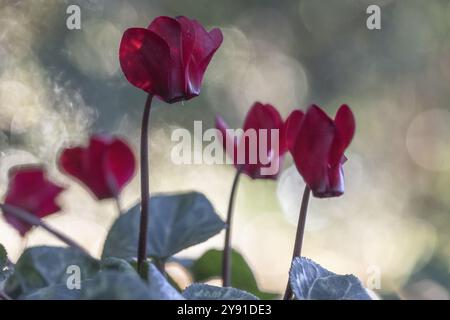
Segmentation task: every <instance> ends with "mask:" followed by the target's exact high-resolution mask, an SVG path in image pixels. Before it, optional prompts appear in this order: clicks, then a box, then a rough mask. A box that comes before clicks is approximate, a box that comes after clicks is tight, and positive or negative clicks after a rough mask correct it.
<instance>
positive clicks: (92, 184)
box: [83, 135, 115, 200]
mask: <svg viewBox="0 0 450 320" xmlns="http://www.w3.org/2000/svg"><path fill="white" fill-rule="evenodd" d="M111 141H112V140H111V138H110V137H108V136H106V135H95V136H92V137H91V139H90V141H89V146H88V148H87V149H86V151H85V153H84V157H83V162H84V163H83V167H84V170H85V175H86V178H87V179H86V180H85V181H83V182H84V183H85V184H86V185H87V186H88V187H89V188H90V189H91V191H92V192H93V193H94V194H95V196H96V197H97V198H98V199H99V200H102V199H106V198H111V197H113V196H115V195H114V194H112V193H111V190H110V189H109V186H108V182H107V181H106V176H105V172H104V170H103V168H102V164H103V163H104V158H105V155H106V153H107V151H108V148H109V145H110V144H111Z"/></svg>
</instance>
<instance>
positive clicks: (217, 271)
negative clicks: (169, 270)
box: [190, 249, 278, 299]
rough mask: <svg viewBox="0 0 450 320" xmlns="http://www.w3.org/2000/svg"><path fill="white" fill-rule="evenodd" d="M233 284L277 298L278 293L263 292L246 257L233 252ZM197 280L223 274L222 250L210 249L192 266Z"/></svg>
mask: <svg viewBox="0 0 450 320" xmlns="http://www.w3.org/2000/svg"><path fill="white" fill-rule="evenodd" d="M231 258H232V260H231V286H232V287H235V288H239V289H242V290H246V291H248V292H251V293H252V294H254V295H256V296H258V297H260V298H261V299H275V298H276V297H277V296H278V295H276V294H273V293H268V292H262V291H260V290H259V288H258V284H257V282H256V279H255V276H254V275H253V272H252V269H251V268H250V266H249V265H248V263H247V261H246V260H245V259H244V257H243V256H242V255H241V254H240V253H238V252H237V251H235V250H232V252H231ZM190 271H191V273H192V276H193V278H194V281H195V282H204V281H208V280H210V279H212V278H217V277H221V276H222V250H216V249H212V250H208V251H206V252H205V253H204V254H203V255H202V256H201V257H200V258H199V259H198V260H197V261H195V262H194V264H193V265H192V267H191V268H190Z"/></svg>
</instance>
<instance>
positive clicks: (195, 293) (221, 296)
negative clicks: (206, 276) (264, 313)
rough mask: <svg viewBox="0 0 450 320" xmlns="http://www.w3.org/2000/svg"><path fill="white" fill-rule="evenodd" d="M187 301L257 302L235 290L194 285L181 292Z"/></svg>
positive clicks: (248, 295) (252, 297) (255, 298)
mask: <svg viewBox="0 0 450 320" xmlns="http://www.w3.org/2000/svg"><path fill="white" fill-rule="evenodd" d="M183 296H184V297H185V298H186V299H188V300H258V298H257V297H255V296H254V295H252V294H251V293H248V292H245V291H242V290H239V289H235V288H230V287H227V288H223V287H216V286H210V285H207V284H200V283H194V284H192V285H190V286H189V287H187V288H186V290H184V291H183Z"/></svg>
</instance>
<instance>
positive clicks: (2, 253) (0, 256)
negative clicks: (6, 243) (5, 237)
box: [0, 244, 8, 272]
mask: <svg viewBox="0 0 450 320" xmlns="http://www.w3.org/2000/svg"><path fill="white" fill-rule="evenodd" d="M7 262H8V254H7V253H6V249H5V247H3V246H2V245H1V244H0V272H1V271H2V270H3V268H6V264H7Z"/></svg>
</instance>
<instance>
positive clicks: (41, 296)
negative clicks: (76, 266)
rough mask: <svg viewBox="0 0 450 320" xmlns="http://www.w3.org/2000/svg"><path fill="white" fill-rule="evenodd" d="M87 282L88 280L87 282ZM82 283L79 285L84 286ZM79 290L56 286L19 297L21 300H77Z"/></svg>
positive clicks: (79, 294)
mask: <svg viewBox="0 0 450 320" xmlns="http://www.w3.org/2000/svg"><path fill="white" fill-rule="evenodd" d="M87 281H89V280H87ZM87 281H83V282H82V283H81V285H82V286H83V285H85V284H86V282H87ZM80 296H81V290H77V289H72V290H70V289H68V288H67V285H65V284H57V285H53V286H49V287H45V288H41V289H38V290H35V291H33V292H32V293H30V294H25V295H22V296H21V297H20V299H21V300H79V299H80Z"/></svg>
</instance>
